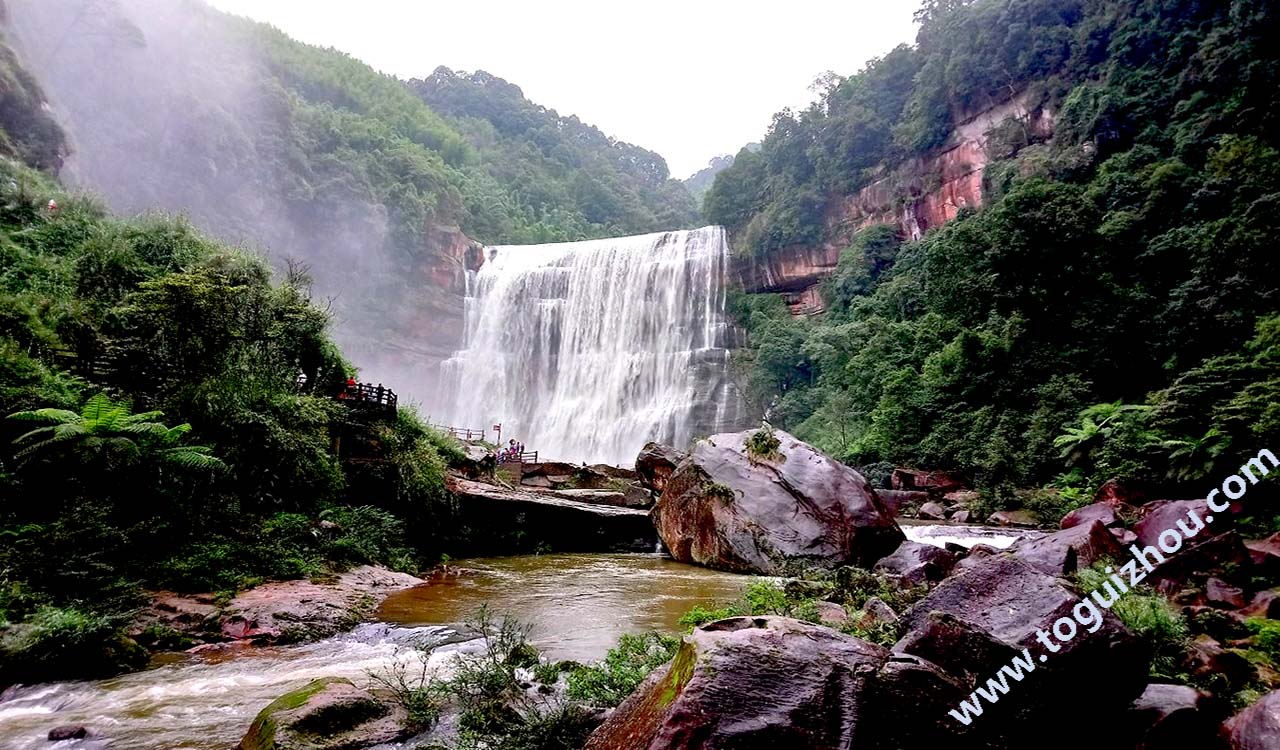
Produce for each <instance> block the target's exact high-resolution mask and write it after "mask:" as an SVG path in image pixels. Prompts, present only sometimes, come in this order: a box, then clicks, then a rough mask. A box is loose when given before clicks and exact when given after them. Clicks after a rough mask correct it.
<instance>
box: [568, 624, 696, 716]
mask: <svg viewBox="0 0 1280 750" xmlns="http://www.w3.org/2000/svg"><path fill="white" fill-rule="evenodd" d="M679 647H680V641H679V639H677V638H674V637H672V636H669V635H663V634H661V633H646V634H645V635H632V634H626V635H623V636H622V637H621V638H619V639H618V645H617V646H615V647H613V648H611V649H609V653H608V655H606V656H605V658H604V661H602V662H600V663H599V664H595V665H591V666H586V667H579V668H578V669H576V670H574V671H573V672H571V673H570V674H569V697H570V698H573V699H575V700H581V701H586V702H587V703H589V704H590V705H592V706H598V707H602V708H607V707H612V706H616V705H618V704H619V703H621V702H622V701H623V700H625V699H626V697H627V696H628V695H631V693H633V692H635V689H636V688H637V687H639V685H640V683H641V682H642V681H644V678H646V677H648V676H649V673H650V672H652V671H653V670H655V669H657V668H658V667H660V666H662V665H663V664H666V663H667V662H668V661H671V658H672V657H673V656H675V653H676V650H677V649H678V648H679Z"/></svg>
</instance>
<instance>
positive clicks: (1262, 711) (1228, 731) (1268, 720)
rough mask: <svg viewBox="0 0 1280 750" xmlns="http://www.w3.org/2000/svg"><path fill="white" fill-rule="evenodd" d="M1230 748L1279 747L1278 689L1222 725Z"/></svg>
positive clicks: (1269, 749) (1261, 749) (1271, 749)
mask: <svg viewBox="0 0 1280 750" xmlns="http://www.w3.org/2000/svg"><path fill="white" fill-rule="evenodd" d="M1223 730H1224V734H1225V735H1226V737H1227V740H1228V741H1229V742H1230V743H1231V750H1275V749H1276V748H1278V747H1280V690H1277V691H1275V692H1272V693H1267V694H1266V695H1265V696H1263V697H1262V700H1260V701H1258V702H1257V703H1255V704H1253V705H1252V706H1250V707H1248V708H1246V709H1245V710H1243V711H1241V712H1240V713H1238V714H1236V715H1235V716H1233V717H1231V719H1229V720H1228V721H1227V723H1226V724H1225V725H1224V726H1223Z"/></svg>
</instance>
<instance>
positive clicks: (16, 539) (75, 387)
mask: <svg viewBox="0 0 1280 750" xmlns="http://www.w3.org/2000/svg"><path fill="white" fill-rule="evenodd" d="M0 59H3V60H5V61H6V64H7V67H6V69H5V71H4V74H5V77H6V80H9V81H18V82H21V83H22V84H23V88H21V89H20V90H17V89H15V90H11V91H9V92H8V93H7V96H6V99H5V106H4V108H3V109H2V110H0V143H3V144H5V146H6V148H11V149H12V151H13V152H14V154H13V155H15V156H21V157H22V158H24V159H25V160H26V161H27V163H28V164H29V165H32V166H40V167H46V168H50V167H53V166H55V164H54V163H53V162H54V156H55V155H56V154H58V153H60V150H61V149H62V148H63V144H64V142H65V140H64V136H63V134H62V133H61V131H60V130H59V129H58V127H57V126H56V124H54V123H52V122H50V121H48V120H47V118H46V117H45V115H44V110H43V107H42V104H43V93H42V91H41V90H40V88H39V86H38V85H37V84H35V83H34V81H33V80H32V78H31V77H30V75H29V73H28V72H27V71H25V70H23V69H22V67H21V66H19V65H18V64H17V63H16V62H14V61H15V58H14V57H13V55H12V52H11V51H10V50H9V49H8V47H7V46H4V45H2V44H0ZM32 123H39V124H40V125H41V127H39V128H36V127H32ZM271 279H272V271H271V269H270V268H269V266H268V265H267V264H266V263H265V262H264V261H263V260H262V259H261V258H260V257H257V256H255V255H253V254H251V253H249V252H246V251H243V250H240V249H237V248H233V247H229V246H226V245H222V244H219V243H217V242H215V241H213V240H211V239H208V238H206V237H203V236H201V235H200V234H198V233H197V232H196V231H195V230H194V229H192V227H191V226H190V225H189V224H188V223H187V222H186V221H184V220H182V219H180V218H176V217H169V216H163V215H150V216H147V217H143V218H139V219H136V220H120V219H117V218H115V217H113V216H112V215H110V214H109V213H108V212H107V211H106V210H105V209H104V208H103V207H102V206H100V205H98V204H97V203H96V202H95V201H93V200H90V199H87V198H85V197H83V196H78V195H74V194H70V193H68V192H66V191H65V190H64V189H63V188H62V187H61V186H60V185H58V184H57V183H56V182H55V181H54V180H53V179H52V178H51V177H50V176H49V174H47V173H42V172H37V171H35V170H34V169H32V168H30V167H29V166H26V165H24V164H22V163H20V162H19V161H18V160H16V159H14V158H11V157H9V156H6V157H0V311H2V312H0V415H2V416H3V419H0V538H2V539H3V540H4V541H3V544H0V682H6V683H9V682H13V681H15V680H22V681H27V680H40V679H48V678H56V677H59V676H63V675H75V676H93V675H99V674H108V673H112V672H115V671H118V670H120V669H122V668H134V667H139V666H141V665H142V663H144V662H145V658H146V655H145V653H144V652H143V651H142V649H140V648H139V646H138V645H137V643H135V642H134V641H133V640H130V639H127V638H124V637H123V635H122V631H121V628H122V627H123V626H124V625H125V624H126V623H128V622H129V621H130V620H131V619H132V617H133V616H134V613H135V610H136V608H137V607H138V605H139V604H140V603H141V602H142V601H143V598H142V596H141V595H142V587H149V588H156V587H169V586H172V587H177V588H179V589H208V590H229V591H234V590H236V589H238V588H240V587H242V586H245V585H252V584H253V583H254V582H257V581H261V580H262V579H263V577H285V578H292V577H298V576H309V575H316V574H319V573H322V572H324V571H326V570H330V569H332V568H334V567H337V568H342V567H344V566H347V565H352V564H357V563H361V562H373V561H377V562H381V563H384V564H388V565H395V566H400V567H414V566H415V565H416V564H417V561H419V560H422V559H428V560H432V559H434V557H435V555H437V554H438V551H439V549H440V547H439V544H440V543H441V536H440V534H443V533H448V532H447V529H448V525H447V524H446V523H442V519H444V518H446V517H447V516H448V514H449V513H450V507H451V506H450V503H449V501H448V496H447V493H446V490H445V485H444V470H445V464H446V462H447V461H448V460H449V459H450V458H457V457H458V455H459V454H458V449H457V448H456V446H455V444H453V443H452V442H451V441H449V440H448V439H447V438H444V437H443V436H442V435H439V434H437V433H435V432H433V431H431V430H428V429H427V428H425V427H424V426H423V425H422V424H421V422H420V421H419V419H418V417H417V416H416V414H414V412H413V411H412V409H401V410H400V412H399V413H398V414H389V415H386V418H384V419H381V420H377V419H373V420H371V419H369V418H368V417H366V416H362V415H361V414H359V413H357V412H355V411H352V410H349V409H347V408H346V407H344V406H343V404H342V403H341V402H340V401H339V400H335V399H334V394H336V393H338V392H339V391H340V390H341V388H342V387H343V382H344V380H345V378H347V377H348V375H349V374H352V373H353V372H354V368H353V367H352V365H351V364H350V363H348V362H347V361H346V360H345V359H344V358H343V356H342V354H341V353H340V352H339V351H338V349H337V347H336V346H335V345H334V343H333V341H332V340H331V338H330V335H329V324H330V316H329V314H328V312H327V311H326V310H325V309H323V308H322V307H320V306H318V305H316V304H314V303H313V302H312V299H311V293H310V282H309V279H308V278H307V277H306V275H305V273H302V272H300V271H299V270H297V269H292V270H291V271H290V272H289V273H288V274H286V275H285V276H284V278H282V279H281V280H280V281H279V282H278V283H273V282H272V280H271ZM300 376H301V377H300ZM343 438H345V439H346V440H347V444H348V448H347V450H346V451H345V454H340V453H339V452H338V451H337V445H338V444H339V442H338V441H340V440H341V439H343ZM353 448H354V450H356V451H359V455H362V456H364V457H365V458H374V459H376V460H375V461H365V462H364V463H352V462H348V461H344V460H342V457H341V456H343V455H345V457H350V456H351V454H352V452H353ZM321 519H324V520H325V521H327V522H328V523H329V524H330V525H329V528H331V529H333V533H331V534H319V535H318V534H317V533H316V532H315V529H316V524H317V523H319V522H320V520H321ZM411 540H412V541H411ZM24 621H25V623H24ZM19 623H24V624H19ZM134 635H135V637H136V638H137V640H138V642H141V643H143V644H146V645H154V640H155V639H156V638H161V637H163V634H162V633H147V634H142V635H137V634H134Z"/></svg>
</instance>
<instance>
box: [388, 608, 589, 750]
mask: <svg viewBox="0 0 1280 750" xmlns="http://www.w3.org/2000/svg"><path fill="white" fill-rule="evenodd" d="M467 625H468V627H469V628H471V629H474V630H475V631H476V632H477V633H479V634H480V638H481V644H480V646H481V647H480V649H479V650H478V653H474V654H457V655H454V656H453V658H452V659H451V660H450V663H449V665H448V670H447V672H448V676H442V675H440V674H438V673H436V672H435V671H434V670H430V669H428V668H427V667H426V666H425V664H426V659H427V657H428V656H429V655H430V653H431V651H432V648H431V647H429V646H425V645H420V646H418V647H417V648H416V652H417V653H416V655H415V656H413V657H412V658H409V659H401V660H399V661H397V662H395V663H393V665H392V666H391V667H390V668H389V669H388V670H386V671H382V672H376V673H373V674H371V675H370V677H371V678H372V680H373V683H374V685H375V686H376V687H379V688H382V689H384V690H387V691H388V692H389V693H390V695H391V696H392V697H393V698H394V699H395V700H397V701H398V702H400V703H401V704H402V705H403V706H404V707H405V708H406V710H408V712H409V715H410V717H411V718H412V719H413V721H414V722H415V724H416V726H417V727H418V728H425V727H428V726H430V725H431V724H432V723H434V722H435V720H436V719H437V718H438V717H439V716H440V714H441V713H442V712H443V711H445V710H451V711H456V712H457V713H458V737H457V739H456V741H455V742H454V744H453V745H452V747H453V748H456V750H572V749H573V748H579V747H581V746H582V743H583V742H584V741H585V740H586V737H587V734H589V733H590V731H591V729H593V728H594V726H595V723H594V722H593V721H592V720H591V717H590V714H589V712H588V711H587V709H585V708H584V707H583V706H582V705H580V704H579V703H577V702H575V701H565V700H559V699H555V698H552V697H547V696H545V695H544V694H542V693H540V692H536V691H529V690H526V685H525V684H524V679H525V678H524V674H523V672H524V671H525V670H530V671H531V673H532V674H533V675H534V676H535V677H538V675H539V674H541V675H542V677H546V678H552V679H551V683H554V682H555V681H556V680H558V679H559V672H560V670H559V669H555V668H552V669H548V668H545V667H543V666H542V664H541V663H540V656H539V655H538V650H537V649H536V648H535V647H534V646H533V645H531V644H530V643H529V641H528V637H529V626H527V625H524V624H521V623H519V622H517V621H516V620H514V619H512V618H510V617H503V618H502V619H501V620H498V619H496V618H495V617H494V616H493V615H492V613H490V612H489V610H488V609H487V608H481V610H480V611H479V612H477V613H476V614H475V616H474V617H473V618H471V620H470V621H469V622H468V623H467ZM538 679H541V677H539V678H538ZM543 684H544V685H547V684H549V683H547V682H544V683H543Z"/></svg>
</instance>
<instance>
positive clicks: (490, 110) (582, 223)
mask: <svg viewBox="0 0 1280 750" xmlns="http://www.w3.org/2000/svg"><path fill="white" fill-rule="evenodd" d="M409 87H410V88H411V89H412V90H413V91H414V93H416V94H417V95H418V96H420V97H421V98H422V100H423V101H424V102H426V103H427V105H428V106H429V107H431V109H432V110H433V111H435V112H437V113H439V114H440V115H442V116H443V117H444V118H445V119H446V121H447V122H448V123H449V125H450V126H451V127H453V128H454V129H455V130H456V131H458V132H459V133H461V134H463V136H464V137H465V138H466V139H467V142H468V143H470V144H471V145H472V147H473V148H475V150H476V153H477V159H476V160H475V163H474V165H473V166H471V167H469V168H468V169H466V170H464V171H465V173H466V179H467V181H468V184H471V185H474V186H476V189H475V190H474V191H473V192H469V193H468V194H467V195H466V201H465V202H466V206H465V208H466V216H465V218H464V220H463V224H464V225H465V226H466V227H467V231H468V232H469V233H471V234H473V236H476V237H480V238H482V239H486V240H488V238H493V241H501V242H555V241H564V240H575V239H583V238H587V237H605V236H619V235H626V234H637V233H642V232H651V231H658V230H664V229H682V228H687V227H691V226H693V225H694V224H695V223H696V222H697V220H698V212H697V208H696V206H695V204H694V202H693V199H692V197H691V196H690V195H689V192H688V191H687V190H685V189H684V187H683V186H682V185H681V184H680V182H679V181H678V180H673V179H671V175H670V174H669V172H668V171H667V163H666V161H664V160H663V158H662V157H661V156H659V155H658V154H655V153H653V152H652V151H647V150H645V149H643V148H640V147H639V146H633V145H631V144H629V143H622V142H620V141H615V140H614V139H613V138H610V137H609V136H607V135H605V134H604V133H602V132H600V130H599V129H598V128H595V127H593V126H591V125H587V124H584V123H583V122H582V121H580V120H579V119H578V118H577V117H562V116H561V115H559V114H557V113H556V112H555V111H554V110H549V109H547V108H545V107H542V106H539V105H537V104H534V103H533V102H531V101H529V100H528V99H526V98H525V97H524V93H523V92H522V91H521V90H520V88H519V87H518V86H516V85H515V84H512V83H508V82H507V81H504V80H503V79H501V78H498V77H497V76H495V75H492V74H490V73H486V72H484V71H482V70H480V71H476V72H474V73H461V72H455V71H452V70H450V69H448V68H445V67H440V68H437V69H436V70H435V72H434V73H432V74H431V76H430V77H428V78H426V79H425V80H416V79H415V80H412V81H410V82H409Z"/></svg>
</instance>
